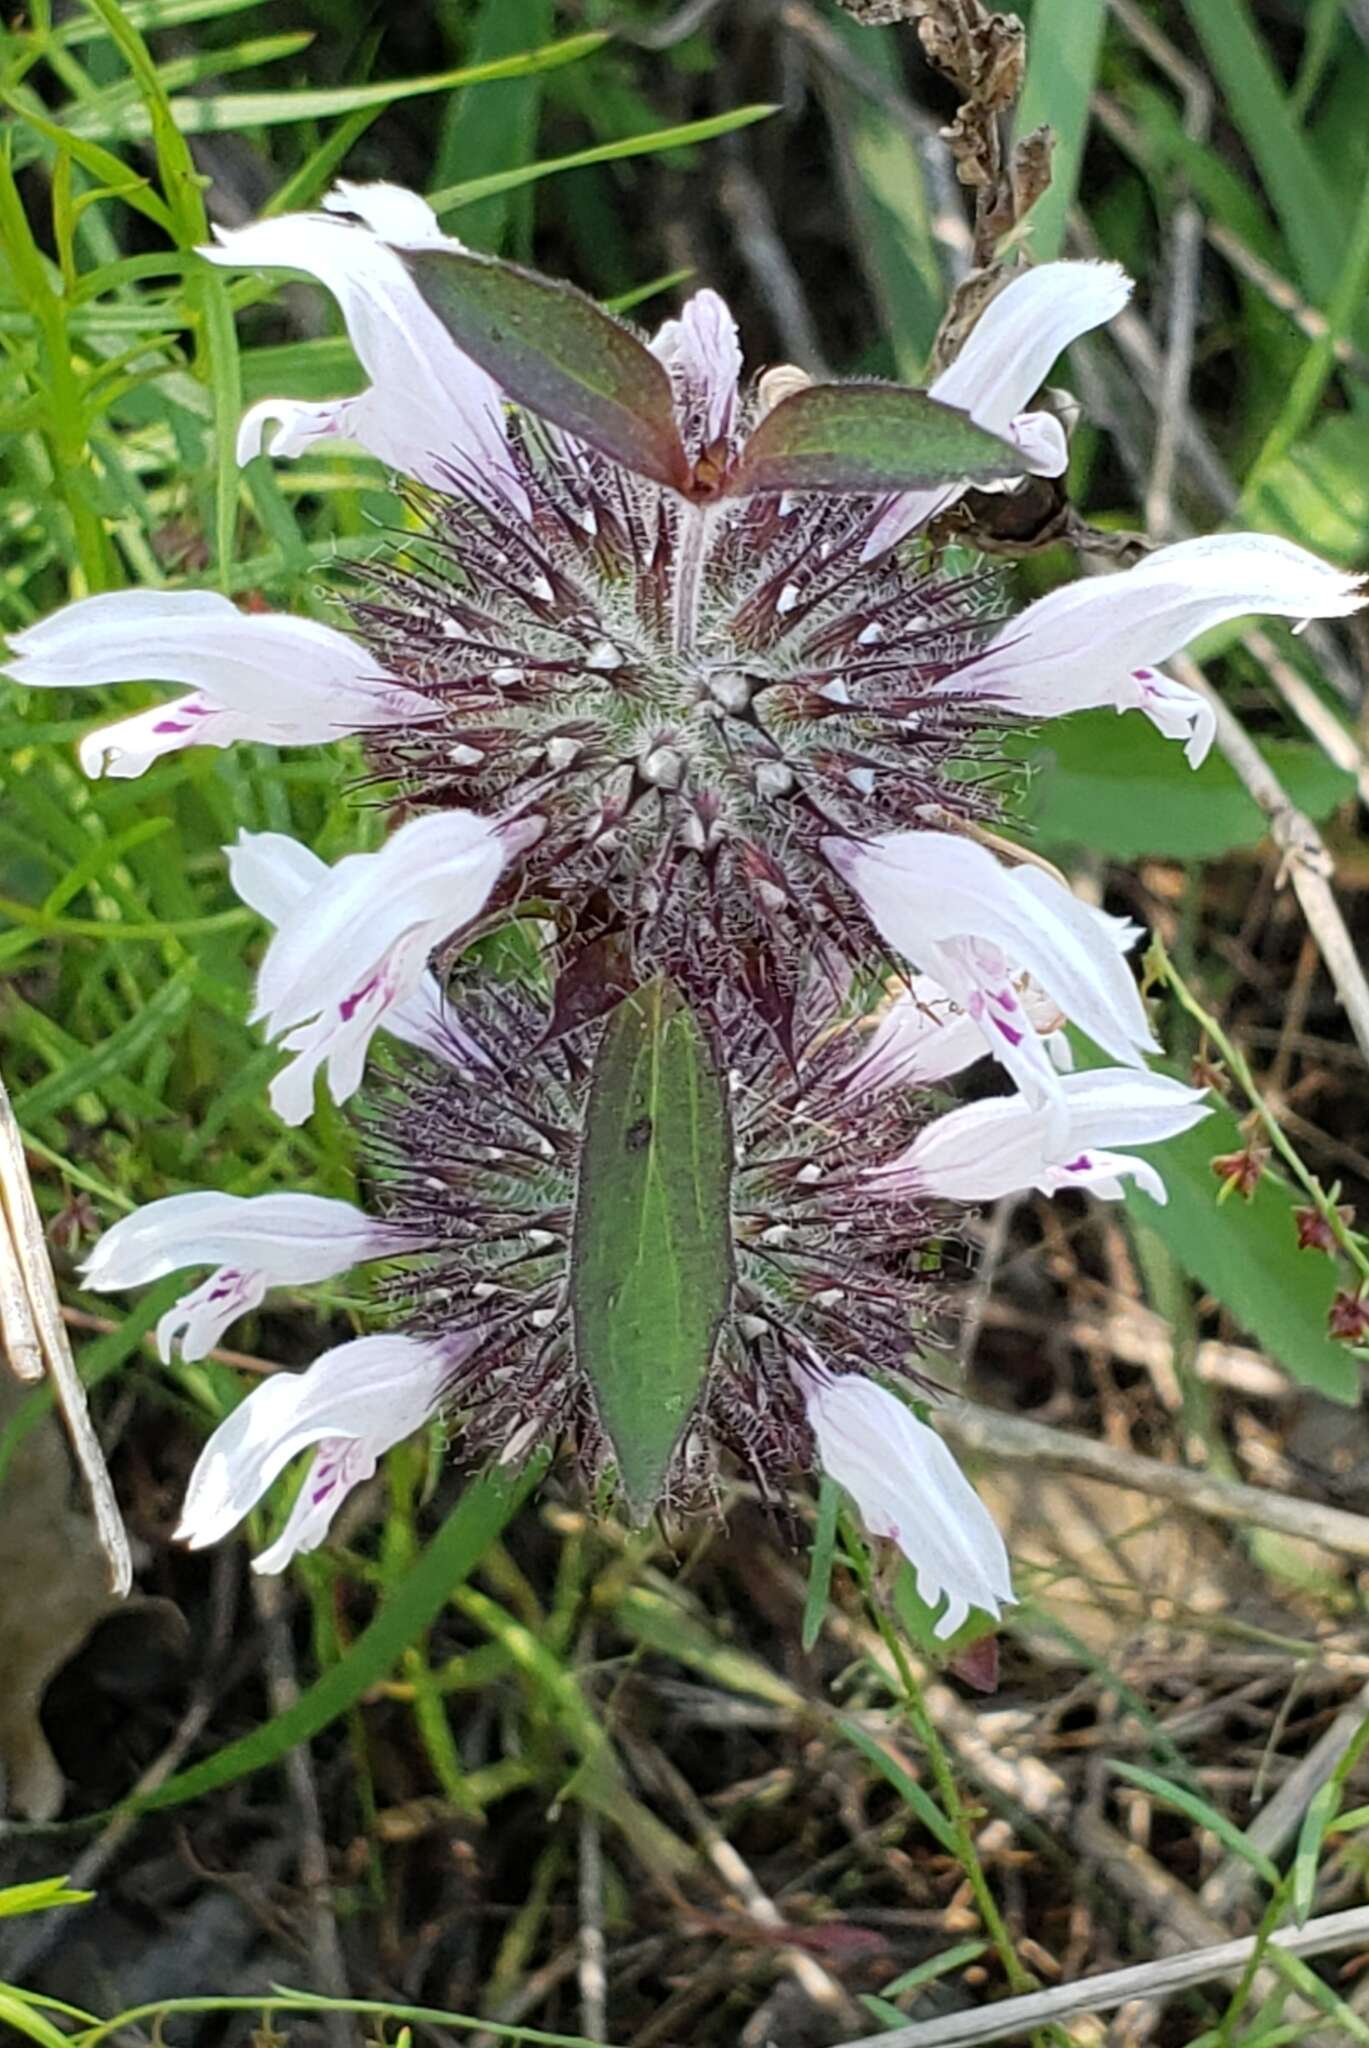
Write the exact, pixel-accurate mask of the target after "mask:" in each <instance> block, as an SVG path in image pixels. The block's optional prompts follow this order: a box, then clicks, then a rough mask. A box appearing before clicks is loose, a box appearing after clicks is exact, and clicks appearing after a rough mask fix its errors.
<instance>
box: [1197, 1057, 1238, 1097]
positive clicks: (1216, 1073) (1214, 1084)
mask: <svg viewBox="0 0 1369 2048" xmlns="http://www.w3.org/2000/svg"><path fill="white" fill-rule="evenodd" d="M1188 1078H1189V1085H1190V1086H1191V1087H1193V1088H1211V1089H1212V1091H1213V1093H1214V1094H1216V1095H1229V1094H1230V1092H1231V1079H1230V1076H1229V1075H1228V1073H1227V1071H1226V1068H1225V1067H1224V1066H1223V1065H1222V1063H1221V1061H1220V1060H1218V1059H1214V1058H1213V1057H1212V1055H1211V1053H1209V1051H1208V1049H1207V1047H1206V1046H1204V1047H1203V1048H1202V1050H1201V1051H1200V1052H1197V1053H1195V1054H1194V1057H1193V1064H1192V1066H1191V1067H1190V1069H1189V1075H1188Z"/></svg>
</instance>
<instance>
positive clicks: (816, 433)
mask: <svg viewBox="0 0 1369 2048" xmlns="http://www.w3.org/2000/svg"><path fill="white" fill-rule="evenodd" d="M1021 474H1022V455H1021V451H1020V450H1019V449H1016V448H1013V447H1010V446H1009V444H1008V443H1007V442H1006V441H1000V440H999V438H998V436H997V434H990V433H988V432H987V431H986V429H985V428H983V427H978V426H976V425H975V423H974V421H973V420H972V419H971V418H970V415H969V414H968V413H967V412H962V411H961V410H960V408H959V406H955V405H942V404H941V402H940V400H939V399H935V398H931V397H929V396H928V394H927V393H926V392H925V391H914V390H911V389H910V388H909V387H908V386H907V385H905V384H810V385H808V386H807V387H806V389H804V390H802V391H793V392H791V393H790V395H789V396H788V398H782V399H781V400H780V402H779V404H778V405H777V406H776V407H775V408H774V410H773V411H772V412H768V413H767V414H766V416H765V418H764V419H763V420H762V421H761V423H760V425H759V426H758V427H757V428H756V431H755V433H754V434H753V435H752V436H751V438H750V440H749V441H748V442H747V444H746V446H745V447H744V448H743V450H742V453H741V460H740V461H739V462H738V464H737V466H736V468H735V469H734V470H733V472H732V474H731V476H730V477H729V478H728V479H727V482H726V483H725V484H724V486H723V490H724V492H725V494H726V495H727V496H729V497H744V496H749V495H750V494H751V493H752V492H755V491H870V492H879V493H883V492H886V491H922V490H927V489H929V488H931V487H932V486H934V485H937V484H951V483H960V484H964V483H971V484H983V483H992V482H995V481H998V480H999V479H1001V478H1003V477H1010V476H1020V475H1021Z"/></svg>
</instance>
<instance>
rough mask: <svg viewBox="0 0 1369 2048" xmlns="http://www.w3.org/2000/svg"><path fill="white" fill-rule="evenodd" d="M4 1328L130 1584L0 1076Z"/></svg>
mask: <svg viewBox="0 0 1369 2048" xmlns="http://www.w3.org/2000/svg"><path fill="white" fill-rule="evenodd" d="M0 1328H2V1329H3V1336H4V1343H5V1349H6V1351H7V1352H8V1354H9V1361H10V1366H11V1369H12V1370H13V1372H14V1373H15V1375H16V1376H17V1377H18V1378H19V1379H21V1380H26V1381H29V1382H36V1381H38V1380H41V1379H43V1378H45V1377H46V1378H47V1379H48V1380H49V1381H50V1382H51V1384H52V1391H53V1397H54V1399H55V1401H56V1404H57V1409H58V1412H59V1414H60V1415H61V1417H62V1420H63V1422H64V1423H65V1424H66V1427H67V1434H68V1436H69V1437H70V1439H71V1447H72V1450H73V1451H74V1452H75V1454H76V1462H77V1464H78V1465H79V1466H80V1468H81V1476H82V1478H83V1479H84V1480H85V1483H86V1490H87V1492H88V1493H89V1495H90V1502H91V1507H92V1509H93V1511H94V1515H95V1528H96V1533H97V1534H98V1536H99V1539H100V1546H101V1548H102V1549H103V1551H104V1553H105V1555H106V1557H107V1558H108V1559H109V1574H110V1583H111V1585H112V1586H113V1589H114V1591H115V1592H116V1593H121V1594H122V1593H127V1592H128V1591H129V1589H130V1588H131V1586H132V1584H133V1559H132V1557H131V1555H130V1553H129V1548H128V1537H127V1535H126V1533H125V1531H124V1525H123V1519H122V1517H121V1516H120V1513H119V1504H118V1502H117V1501H116V1500H115V1498H114V1488H113V1486H112V1485H111V1483H110V1477H109V1472H108V1469H107V1467H106V1465H105V1458H104V1452H103V1451H102V1450H101V1448H100V1440H99V1438H98V1437H97V1436H96V1434H95V1429H94V1425H93V1424H92V1422H91V1419H90V1409H89V1407H88V1406H87V1404H86V1390H85V1388H84V1387H83V1386H82V1384H81V1377H80V1374H79V1373H78V1372H77V1370H76V1361H75V1359H74V1358H73V1357H72V1353H71V1344H70V1342H69V1341H68V1338H67V1333H66V1326H65V1324H64V1323H63V1320H62V1304H61V1302H60V1301H59V1300H58V1297H57V1285H56V1282H55V1280H54V1279H53V1274H52V1261H51V1259H50V1258H49V1257H48V1248H47V1240H46V1239H45V1238H44V1236H43V1219H42V1217H41V1216H40V1215H39V1213H38V1204H37V1203H36V1202H35V1201H34V1199H33V1188H32V1186H31V1185H30V1182H29V1175H28V1165H27V1162H26V1161H25V1158H24V1140H23V1135H22V1133H21V1132H20V1129H19V1126H18V1124H17V1123H16V1122H15V1118H14V1111H13V1110H12V1109H11V1107H10V1099H9V1095H8V1093H7V1092H6V1089H5V1084H4V1081H3V1080H0Z"/></svg>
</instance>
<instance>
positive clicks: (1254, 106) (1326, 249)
mask: <svg viewBox="0 0 1369 2048" xmlns="http://www.w3.org/2000/svg"><path fill="white" fill-rule="evenodd" d="M1185 5H1186V12H1187V14H1188V17H1189V20H1190V22H1191V23H1192V26H1193V32H1194V34H1195V35H1196V36H1197V38H1198V40H1199V42H1200V43H1201V44H1202V46H1203V49H1204V51H1205V52H1206V54H1207V60H1208V63H1209V64H1210V65H1211V67H1212V72H1213V76H1214V77H1215V79H1216V82H1217V88H1218V91H1219V92H1220V94H1221V98H1222V102H1223V105H1224V107H1225V109H1226V112H1227V114H1228V116H1229V118H1230V119H1231V120H1232V121H1234V122H1235V124H1236V126H1237V127H1238V128H1239V130H1240V132H1241V135H1242V138H1243V139H1244V142H1245V146H1246V148H1247V149H1248V150H1249V151H1250V154H1251V156H1252V157H1253V158H1254V160H1255V163H1256V164H1257V166H1258V167H1259V172H1260V176H1261V177H1262V179H1263V180H1264V184H1265V189H1266V190H1267V192H1268V194H1269V197H1270V199H1271V201H1272V202H1273V206H1274V211H1275V213H1277V215H1278V216H1279V220H1280V222H1281V223H1282V226H1283V230H1284V233H1285V234H1286V235H1287V237H1288V245H1289V247H1290V249H1291V250H1292V251H1293V255H1294V257H1295V259H1296V261H1297V265H1298V269H1299V271H1300V272H1301V274H1302V284H1303V289H1304V290H1305V291H1306V292H1307V294H1308V296H1309V297H1310V298H1311V299H1312V300H1313V301H1314V302H1315V303H1316V304H1318V305H1321V304H1322V303H1323V302H1324V301H1325V300H1326V299H1328V298H1329V297H1330V295H1331V293H1332V292H1333V291H1334V290H1335V288H1336V281H1337V279H1338V277H1339V275H1340V261H1341V253H1342V251H1343V249H1344V246H1345V234H1344V230H1343V228H1342V225H1341V223H1342V222H1343V221H1344V219H1345V218H1346V209H1345V207H1344V206H1342V204H1341V203H1340V199H1339V197H1338V193H1337V189H1336V187H1335V186H1333V185H1332V183H1331V182H1330V180H1329V179H1328V178H1327V177H1326V176H1325V174H1324V172H1323V171H1322V168H1321V165H1320V164H1319V163H1318V162H1317V159H1316V156H1315V155H1314V153H1313V150H1312V146H1311V144H1310V143H1309V141H1308V139H1307V135H1306V132H1305V131H1304V129H1303V128H1302V127H1301V126H1300V125H1299V123H1298V121H1297V120H1296V118H1295V117H1294V114H1293V112H1292V109H1291V108H1290V106H1289V104H1288V99H1287V95H1286V94H1285V92H1284V89H1283V83H1282V80H1281V79H1280V77H1279V74H1278V72H1277V71H1276V70H1275V68H1274V63H1273V60H1272V58H1271V57H1270V54H1269V51H1268V48H1267V47H1266V45H1265V41H1264V38H1263V37H1262V36H1261V34H1260V32H1259V30H1258V29H1257V28H1256V26H1255V23H1254V21H1253V20H1252V19H1251V15H1250V9H1249V7H1248V6H1247V5H1246V0H1185Z"/></svg>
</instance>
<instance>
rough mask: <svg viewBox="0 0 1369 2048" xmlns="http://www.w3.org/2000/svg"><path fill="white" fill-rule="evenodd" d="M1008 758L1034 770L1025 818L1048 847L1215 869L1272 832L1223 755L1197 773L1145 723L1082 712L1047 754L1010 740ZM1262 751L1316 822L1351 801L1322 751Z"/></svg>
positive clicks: (1275, 744)
mask: <svg viewBox="0 0 1369 2048" xmlns="http://www.w3.org/2000/svg"><path fill="white" fill-rule="evenodd" d="M1007 751H1008V752H1009V753H1011V754H1015V755H1016V756H1017V757H1018V758H1019V759H1024V758H1025V759H1030V760H1031V761H1033V762H1034V763H1035V764H1036V765H1037V769H1038V774H1037V778H1036V780H1035V781H1034V783H1033V787H1032V790H1031V795H1030V798H1029V802H1028V813H1027V814H1028V817H1029V818H1030V820H1031V823H1032V825H1033V827H1034V830H1035V835H1036V839H1037V841H1038V843H1039V844H1041V845H1043V846H1088V847H1090V848H1092V849H1093V851H1094V852H1096V853H1102V854H1106V855H1109V856H1111V857H1112V858H1113V859H1115V860H1136V859H1139V858H1141V857H1142V856H1144V855H1146V854H1159V855H1163V856H1164V857H1165V858H1167V859H1172V860H1212V859H1215V858H1217V856H1219V855H1221V854H1224V853H1229V852H1230V851H1231V849H1232V848H1233V847H1236V846H1258V845H1259V843H1260V841H1261V840H1262V839H1263V838H1264V836H1265V833H1266V831H1267V830H1268V821H1267V820H1266V818H1265V815H1264V813H1263V811H1261V809H1260V807H1259V805H1258V804H1257V803H1256V802H1255V800H1254V798H1253V797H1252V796H1250V795H1249V794H1248V792H1247V791H1246V790H1245V788H1244V787H1243V786H1242V784H1241V783H1240V782H1239V781H1238V780H1237V778H1236V773H1235V770H1234V769H1233V768H1231V767H1230V766H1229V765H1228V764H1227V762H1226V761H1225V760H1224V759H1223V758H1222V756H1221V755H1220V754H1218V753H1216V752H1215V751H1214V752H1213V753H1211V754H1209V755H1208V757H1207V759H1206V761H1204V763H1203V765H1202V767H1201V768H1199V769H1196V770H1195V769H1192V768H1190V767H1189V765H1188V763H1187V761H1186V760H1185V759H1184V756H1183V749H1182V748H1181V747H1178V746H1176V745H1175V743H1174V741H1173V740H1167V739H1165V738H1164V736H1163V735H1162V734H1160V733H1158V732H1156V730H1155V728H1154V726H1153V725H1151V724H1150V722H1149V720H1148V719H1144V718H1139V717H1135V716H1132V715H1130V714H1128V715H1126V716H1124V717H1120V718H1119V717H1118V715H1117V713H1116V712H1115V711H1081V712H1076V713H1075V714H1074V716H1073V717H1071V718H1063V719H1059V720H1057V721H1056V722H1055V723H1054V724H1053V725H1052V726H1051V729H1050V737H1049V740H1048V741H1047V743H1046V744H1045V745H1044V746H1043V745H1042V744H1041V741H1040V740H1039V739H1036V738H1030V739H1029V738H1025V737H1014V738H1012V739H1010V740H1009V742H1008V746H1007ZM1260 751H1261V752H1262V753H1263V754H1264V757H1265V759H1266V760H1267V761H1268V762H1269V765H1270V767H1271V768H1272V769H1273V770H1274V772H1275V774H1276V775H1277V776H1278V778H1279V780H1280V782H1281V783H1282V784H1283V786H1284V788H1285V789H1286V790H1287V791H1288V794H1289V796H1290V797H1291V798H1292V800H1293V802H1294V803H1295V804H1296V805H1297V806H1298V808H1299V809H1300V810H1303V811H1306V813H1307V814H1308V816H1309V817H1311V818H1318V819H1320V818H1324V817H1326V816H1327V815H1328V813H1330V812H1331V811H1333V810H1334V809H1335V808H1336V806H1337V804H1339V803H1342V802H1344V800H1345V798H1346V797H1348V796H1351V795H1353V793H1354V786H1355V785H1354V778H1353V777H1352V776H1351V775H1349V774H1348V773H1347V772H1346V771H1345V770H1344V769H1341V768H1337V767H1335V766H1334V765H1333V764H1332V763H1331V762H1330V761H1328V760H1327V758H1326V756H1325V755H1324V754H1323V753H1322V751H1321V749H1320V748H1319V747H1312V746H1307V745H1305V744H1304V743H1303V742H1302V741H1300V740H1274V741H1270V742H1266V743H1265V744H1264V745H1263V746H1262V747H1261V750H1260Z"/></svg>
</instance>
